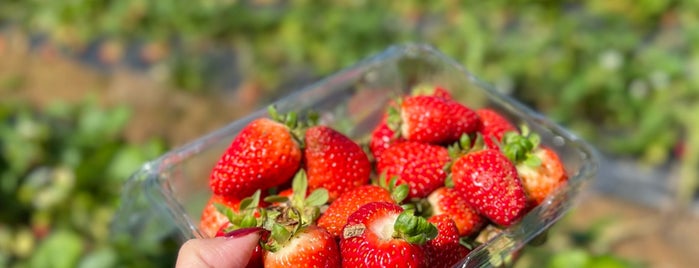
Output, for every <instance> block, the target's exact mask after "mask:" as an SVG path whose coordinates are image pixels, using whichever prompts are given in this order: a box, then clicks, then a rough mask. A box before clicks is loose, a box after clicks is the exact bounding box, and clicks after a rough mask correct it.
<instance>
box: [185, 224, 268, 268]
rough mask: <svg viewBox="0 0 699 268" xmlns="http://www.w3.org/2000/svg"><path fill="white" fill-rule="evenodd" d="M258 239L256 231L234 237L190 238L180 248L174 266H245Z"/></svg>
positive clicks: (218, 267) (221, 267) (216, 267)
mask: <svg viewBox="0 0 699 268" xmlns="http://www.w3.org/2000/svg"><path fill="white" fill-rule="evenodd" d="M259 240H260V235H259V234H258V233H251V234H248V235H245V236H242V237H236V238H232V237H217V238H207V239H191V240H188V241H187V242H185V243H184V245H182V247H181V248H180V252H179V255H178V257H177V264H176V267H177V268H185V267H187V268H189V267H214V268H228V267H245V265H247V263H248V261H249V260H250V256H251V255H252V251H253V250H254V249H255V247H256V246H257V243H258V241H259Z"/></svg>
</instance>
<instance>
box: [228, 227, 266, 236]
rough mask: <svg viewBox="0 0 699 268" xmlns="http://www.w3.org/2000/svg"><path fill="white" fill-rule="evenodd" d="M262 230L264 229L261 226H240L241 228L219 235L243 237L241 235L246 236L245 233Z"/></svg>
mask: <svg viewBox="0 0 699 268" xmlns="http://www.w3.org/2000/svg"><path fill="white" fill-rule="evenodd" d="M264 230H265V229H264V228H262V227H252V228H241V229H236V230H233V231H230V232H227V233H225V234H223V235H221V237H232V238H236V237H243V236H246V235H249V234H252V233H259V232H262V231H264Z"/></svg>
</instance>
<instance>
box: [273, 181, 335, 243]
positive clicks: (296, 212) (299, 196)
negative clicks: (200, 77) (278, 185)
mask: <svg viewBox="0 0 699 268" xmlns="http://www.w3.org/2000/svg"><path fill="white" fill-rule="evenodd" d="M291 187H292V190H293V194H292V196H291V197H290V198H286V197H282V196H270V197H268V198H265V201H268V202H270V201H274V202H285V204H284V205H281V206H275V207H271V208H269V209H267V210H265V211H264V212H263V214H264V216H265V221H264V223H263V224H262V227H263V228H265V229H267V230H269V231H270V232H271V234H270V237H269V239H268V241H266V243H264V244H263V247H264V248H265V249H267V250H268V251H271V252H276V251H277V250H279V249H281V248H282V247H283V246H284V245H286V244H287V243H288V242H289V240H290V239H291V238H292V237H294V235H296V234H298V233H299V232H301V231H302V230H303V229H304V228H307V227H308V226H311V225H312V224H314V223H315V221H316V220H317V219H318V217H320V207H321V206H323V205H325V203H327V201H328V191H327V190H326V189H324V188H318V189H316V190H315V191H313V192H312V193H310V194H309V195H308V196H306V192H307V191H308V179H307V177H306V173H305V171H303V170H299V172H298V173H296V175H295V176H294V179H293V181H292V183H291Z"/></svg>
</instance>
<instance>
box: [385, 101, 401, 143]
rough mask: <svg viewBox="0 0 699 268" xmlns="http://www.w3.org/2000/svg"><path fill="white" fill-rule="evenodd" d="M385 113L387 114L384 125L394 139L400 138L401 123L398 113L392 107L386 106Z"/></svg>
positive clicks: (396, 109)
mask: <svg viewBox="0 0 699 268" xmlns="http://www.w3.org/2000/svg"><path fill="white" fill-rule="evenodd" d="M386 113H387V114H388V116H387V117H386V125H387V126H388V128H389V129H391V130H392V131H393V132H394V138H398V137H400V131H401V130H400V127H401V121H402V120H401V118H400V111H399V110H398V108H396V107H395V106H394V105H391V106H388V110H387V111H386Z"/></svg>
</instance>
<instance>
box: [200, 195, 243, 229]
mask: <svg viewBox="0 0 699 268" xmlns="http://www.w3.org/2000/svg"><path fill="white" fill-rule="evenodd" d="M217 203H218V204H220V205H223V206H226V207H228V208H230V209H231V210H232V211H238V208H239V207H240V200H238V199H235V198H231V197H226V196H220V195H213V196H211V198H209V201H208V202H207V203H206V206H205V207H204V210H203V211H202V213H201V219H200V220H199V230H201V231H202V233H203V235H205V236H206V237H214V236H215V235H216V234H217V232H218V231H219V230H220V229H224V228H227V227H228V226H229V225H230V222H229V221H228V218H227V217H226V215H224V214H222V213H221V212H219V211H218V209H217V208H216V206H215V205H214V204H217Z"/></svg>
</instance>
